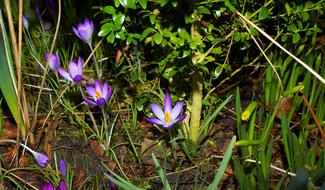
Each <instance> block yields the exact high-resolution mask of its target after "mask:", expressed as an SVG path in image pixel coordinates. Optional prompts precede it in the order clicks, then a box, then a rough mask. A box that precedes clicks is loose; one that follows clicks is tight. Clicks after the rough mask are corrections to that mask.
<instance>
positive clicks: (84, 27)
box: [72, 18, 94, 46]
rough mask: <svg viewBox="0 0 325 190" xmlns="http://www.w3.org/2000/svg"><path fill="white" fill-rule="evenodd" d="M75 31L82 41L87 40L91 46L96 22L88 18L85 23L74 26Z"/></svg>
mask: <svg viewBox="0 0 325 190" xmlns="http://www.w3.org/2000/svg"><path fill="white" fill-rule="evenodd" d="M72 29H73V31H74V33H75V34H76V35H77V36H78V38H80V39H81V40H82V41H84V42H86V43H87V44H88V45H89V46H90V45H91V38H92V35H93V32H94V23H93V22H92V21H91V20H89V19H88V18H86V19H85V21H84V22H83V23H81V22H80V23H79V24H78V26H77V27H72Z"/></svg>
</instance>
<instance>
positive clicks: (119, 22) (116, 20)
mask: <svg viewBox="0 0 325 190" xmlns="http://www.w3.org/2000/svg"><path fill="white" fill-rule="evenodd" d="M124 20H125V15H124V14H122V13H119V14H117V15H114V16H113V21H114V25H115V26H118V27H121V25H122V24H123V22H124Z"/></svg>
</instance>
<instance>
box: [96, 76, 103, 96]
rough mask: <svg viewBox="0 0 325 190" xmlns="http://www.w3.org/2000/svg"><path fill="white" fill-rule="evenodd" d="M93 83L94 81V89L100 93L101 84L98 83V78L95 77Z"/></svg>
mask: <svg viewBox="0 0 325 190" xmlns="http://www.w3.org/2000/svg"><path fill="white" fill-rule="evenodd" d="M94 83H95V89H96V90H99V91H100V93H101V94H103V92H102V85H101V84H100V82H99V80H97V79H95V81H94Z"/></svg>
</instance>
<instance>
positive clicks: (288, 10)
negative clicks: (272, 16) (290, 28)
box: [284, 3, 291, 16]
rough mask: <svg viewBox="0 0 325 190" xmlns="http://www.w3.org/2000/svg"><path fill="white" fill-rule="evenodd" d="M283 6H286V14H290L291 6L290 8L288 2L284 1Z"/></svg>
mask: <svg viewBox="0 0 325 190" xmlns="http://www.w3.org/2000/svg"><path fill="white" fill-rule="evenodd" d="M284 6H285V8H286V11H287V15H288V16H290V14H291V8H290V5H289V3H286V4H285V5H284Z"/></svg>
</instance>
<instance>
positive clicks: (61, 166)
mask: <svg viewBox="0 0 325 190" xmlns="http://www.w3.org/2000/svg"><path fill="white" fill-rule="evenodd" d="M59 170H60V172H61V175H62V176H66V175H67V165H66V164H65V162H64V160H60V162H59Z"/></svg>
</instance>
